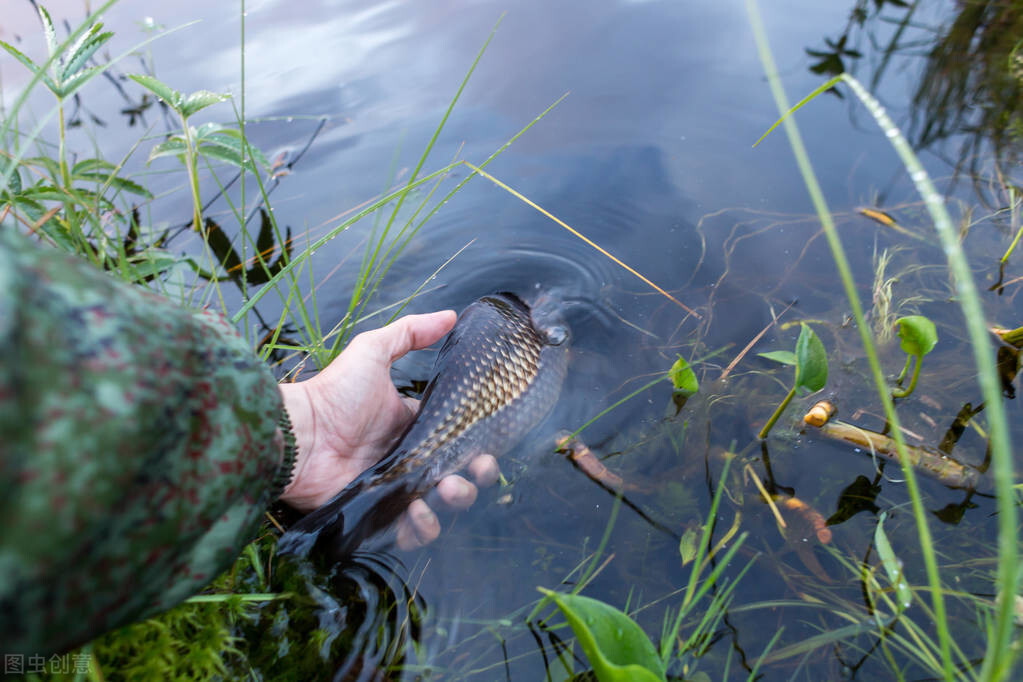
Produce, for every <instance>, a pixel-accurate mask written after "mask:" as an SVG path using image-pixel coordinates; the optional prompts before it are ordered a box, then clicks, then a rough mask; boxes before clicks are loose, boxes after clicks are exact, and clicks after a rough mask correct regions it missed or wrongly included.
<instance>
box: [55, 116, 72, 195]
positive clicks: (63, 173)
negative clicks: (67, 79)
mask: <svg viewBox="0 0 1023 682" xmlns="http://www.w3.org/2000/svg"><path fill="white" fill-rule="evenodd" d="M57 111H58V112H59V113H60V180H61V182H63V183H64V189H65V190H66V191H68V192H70V191H71V172H70V171H69V170H68V167H67V149H66V148H65V145H64V100H62V99H60V98H59V97H58V98H57Z"/></svg>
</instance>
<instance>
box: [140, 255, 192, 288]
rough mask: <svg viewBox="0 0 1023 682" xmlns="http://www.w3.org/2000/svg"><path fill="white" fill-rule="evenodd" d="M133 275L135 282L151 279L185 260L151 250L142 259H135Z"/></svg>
mask: <svg viewBox="0 0 1023 682" xmlns="http://www.w3.org/2000/svg"><path fill="white" fill-rule="evenodd" d="M133 260H135V261H136V262H134V263H133V264H132V275H133V278H134V279H135V281H142V280H145V279H147V278H149V277H154V276H156V275H160V274H162V273H164V272H166V271H167V270H169V269H171V268H172V267H174V266H175V265H177V264H178V263H180V262H182V261H183V259H182V258H180V257H178V256H174V255H171V254H170V253H168V252H166V251H162V250H158V249H149V250H148V251H145V252H144V253H143V254H142V255H141V256H140V257H138V258H137V260H136V259H133Z"/></svg>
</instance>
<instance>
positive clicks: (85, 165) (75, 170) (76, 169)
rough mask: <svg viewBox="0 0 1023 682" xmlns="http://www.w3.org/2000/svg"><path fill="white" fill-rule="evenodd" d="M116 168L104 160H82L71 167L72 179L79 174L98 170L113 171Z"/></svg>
mask: <svg viewBox="0 0 1023 682" xmlns="http://www.w3.org/2000/svg"><path fill="white" fill-rule="evenodd" d="M115 167H116V166H114V164H112V163H110V162H109V161H105V160H103V159H96V158H92V159H82V160H81V161H79V162H78V163H76V164H75V165H74V166H72V167H71V177H75V176H76V175H78V174H79V173H88V172H89V171H96V170H107V171H111V170H114V168H115Z"/></svg>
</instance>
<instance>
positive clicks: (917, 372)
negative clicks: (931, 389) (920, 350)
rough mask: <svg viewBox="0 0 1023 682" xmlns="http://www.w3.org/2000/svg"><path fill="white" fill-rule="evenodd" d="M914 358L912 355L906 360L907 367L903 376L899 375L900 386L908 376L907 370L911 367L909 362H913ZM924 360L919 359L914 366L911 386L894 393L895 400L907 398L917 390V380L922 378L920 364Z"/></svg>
mask: <svg viewBox="0 0 1023 682" xmlns="http://www.w3.org/2000/svg"><path fill="white" fill-rule="evenodd" d="M913 357H914V356H912V355H910V356H909V357H907V358H906V367H904V368H903V369H902V374H901V375H899V383H900V384H901V383H902V380H903V378H905V376H906V368H908V367H909V361H910V360H912V359H913ZM922 359H923V358H917V359H916V364H915V365H913V378H912V379H910V381H909V386H908V387H907V388H899V389H896V390H894V391H892V397H893V398H905V397H906V396H907V395H909V394H910V393H912V392H913V389H914V388H916V380H917V379H919V378H920V364H921V360H922Z"/></svg>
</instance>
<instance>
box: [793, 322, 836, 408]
mask: <svg viewBox="0 0 1023 682" xmlns="http://www.w3.org/2000/svg"><path fill="white" fill-rule="evenodd" d="M800 326H801V327H802V329H801V330H800V332H799V338H798V339H797V340H796V390H800V391H806V392H808V393H813V392H814V391H819V390H821V389H822V388H824V384H826V383H827V382H828V354H827V351H825V350H824V344H823V343H822V342H821V340H820V338H818V336H817V334H815V333H814V331H813V330H812V329H810V327H809V325H807V324H805V323H803V324H801V325H800Z"/></svg>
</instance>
